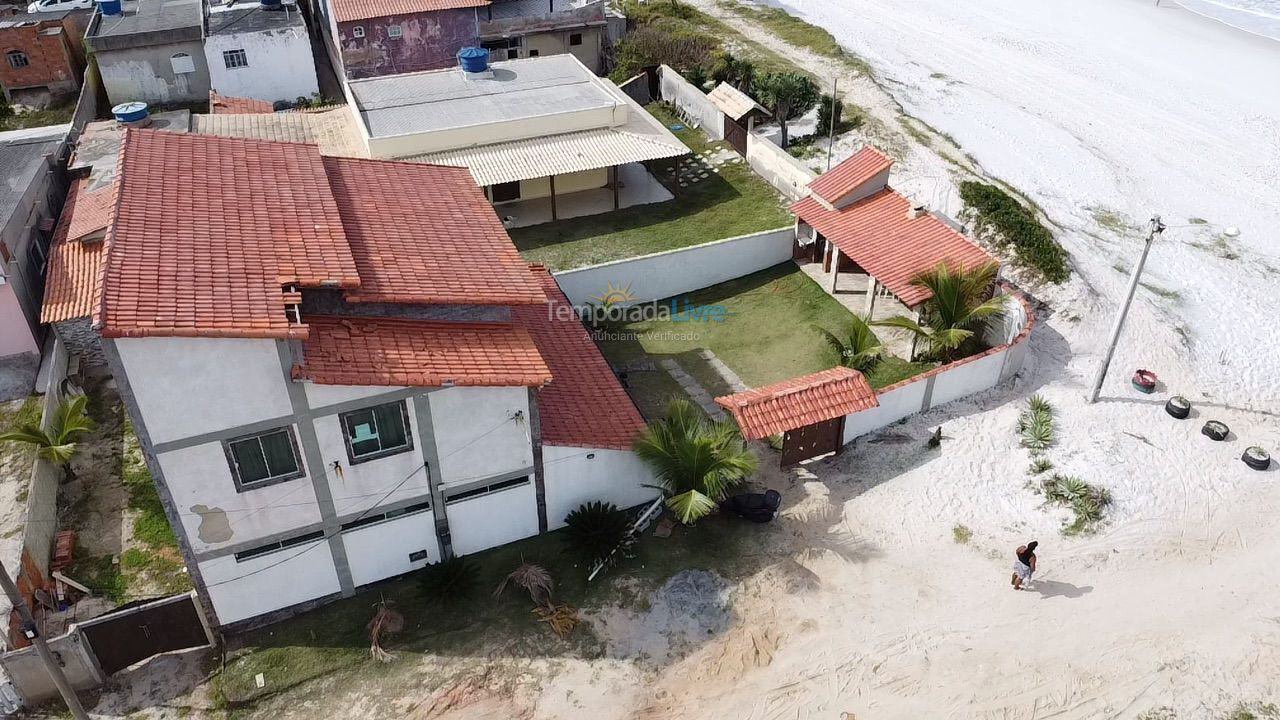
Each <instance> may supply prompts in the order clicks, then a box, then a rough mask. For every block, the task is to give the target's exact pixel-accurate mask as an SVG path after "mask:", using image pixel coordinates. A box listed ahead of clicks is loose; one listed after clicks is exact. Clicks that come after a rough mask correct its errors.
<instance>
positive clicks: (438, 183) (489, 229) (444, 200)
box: [324, 157, 547, 305]
mask: <svg viewBox="0 0 1280 720" xmlns="http://www.w3.org/2000/svg"><path fill="white" fill-rule="evenodd" d="M324 167H325V170H326V172H328V174H329V184H330V186H331V187H332V188H333V194H334V197H336V198H337V201H338V212H339V214H340V215H341V216H342V224H343V226H344V227H345V228H346V235H347V240H348V241H349V242H350V243H351V252H352V254H353V255H354V256H355V261H356V269H357V270H358V271H359V273H360V288H359V289H358V290H352V291H350V292H348V293H347V296H346V297H347V300H349V301H351V302H385V303H440V304H451V303H466V304H477V305H519V304H529V303H537V304H539V305H542V304H544V303H545V302H546V300H547V298H546V295H544V294H543V292H542V288H541V287H540V286H539V285H538V283H537V282H536V281H535V280H534V279H533V278H532V277H531V276H530V275H529V270H528V267H527V266H526V265H525V263H524V261H523V260H521V259H520V254H519V253H518V252H516V248H515V246H514V245H512V244H511V238H510V237H509V236H508V235H507V231H506V229H505V228H504V227H503V226H502V221H501V220H499V219H498V216H497V214H496V213H495V212H494V211H493V206H492V205H491V204H490V203H489V201H488V199H486V198H485V195H484V192H483V191H482V190H481V189H480V188H479V187H478V186H477V185H476V183H475V180H473V179H472V177H471V173H470V171H468V170H467V169H466V168H457V167H445V166H442V165H425V164H420V163H398V162H386V161H381V160H354V159H348V158H336V157H326V158H324Z"/></svg>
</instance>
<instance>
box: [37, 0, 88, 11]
mask: <svg viewBox="0 0 1280 720" xmlns="http://www.w3.org/2000/svg"><path fill="white" fill-rule="evenodd" d="M92 9H93V0H36V1H35V2H33V3H31V4H30V5H28V6H27V12H29V13H37V12H58V11H59V10H92Z"/></svg>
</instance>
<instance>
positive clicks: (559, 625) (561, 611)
mask: <svg viewBox="0 0 1280 720" xmlns="http://www.w3.org/2000/svg"><path fill="white" fill-rule="evenodd" d="M533 612H534V614H536V615H537V616H538V619H539V620H541V621H542V622H544V623H546V624H547V625H548V626H550V627H551V632H553V633H555V634H556V636H557V637H559V638H560V639H561V640H563V639H564V638H566V637H569V633H571V632H573V629H574V628H575V627H577V625H578V609H577V608H575V607H573V606H572V605H548V606H546V607H536V608H534V609H533Z"/></svg>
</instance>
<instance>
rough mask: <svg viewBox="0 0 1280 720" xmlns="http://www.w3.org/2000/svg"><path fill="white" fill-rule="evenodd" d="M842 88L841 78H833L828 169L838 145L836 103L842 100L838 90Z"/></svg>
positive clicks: (828, 137) (828, 133)
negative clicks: (832, 154) (837, 93)
mask: <svg viewBox="0 0 1280 720" xmlns="http://www.w3.org/2000/svg"><path fill="white" fill-rule="evenodd" d="M839 88H840V78H832V80H831V123H830V125H831V127H830V128H828V129H827V169H828V170H830V169H831V153H832V151H834V150H835V146H836V103H838V102H840V98H839V96H837V95H836V91H837V90H838V89H839Z"/></svg>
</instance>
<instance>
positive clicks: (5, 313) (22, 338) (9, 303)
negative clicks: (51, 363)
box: [0, 283, 40, 358]
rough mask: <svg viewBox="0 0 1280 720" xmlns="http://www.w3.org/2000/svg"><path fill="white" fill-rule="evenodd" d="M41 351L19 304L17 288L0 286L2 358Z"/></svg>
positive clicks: (8, 285)
mask: <svg viewBox="0 0 1280 720" xmlns="http://www.w3.org/2000/svg"><path fill="white" fill-rule="evenodd" d="M39 351H40V346H39V345H37V344H36V338H35V335H34V334H33V333H32V330H31V324H30V323H29V322H28V320H27V314H26V312H24V311H23V309H22V304H21V303H20V302H18V291H17V286H16V285H14V284H13V283H5V284H4V285H0V358H2V357H7V356H9V355H17V354H18V353H33V352H39Z"/></svg>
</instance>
